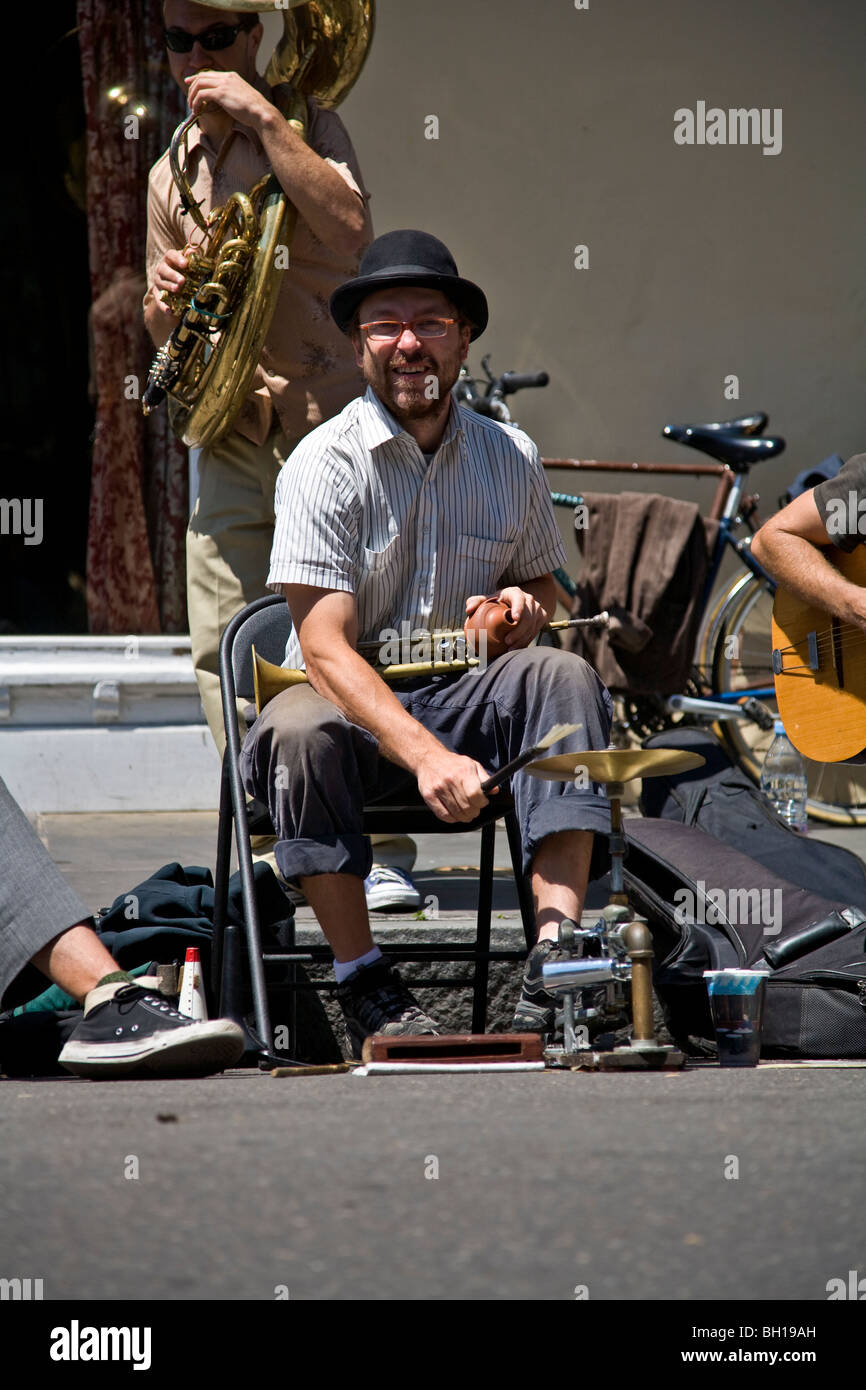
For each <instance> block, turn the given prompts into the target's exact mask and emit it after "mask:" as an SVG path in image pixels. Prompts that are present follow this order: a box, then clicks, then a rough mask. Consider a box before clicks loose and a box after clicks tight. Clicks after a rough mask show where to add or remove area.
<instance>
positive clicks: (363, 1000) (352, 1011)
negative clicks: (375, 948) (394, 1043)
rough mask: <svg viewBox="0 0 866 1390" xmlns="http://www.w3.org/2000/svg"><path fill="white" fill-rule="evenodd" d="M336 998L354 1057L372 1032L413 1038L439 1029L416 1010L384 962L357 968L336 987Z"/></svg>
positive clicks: (411, 1000) (436, 1032) (393, 973)
mask: <svg viewBox="0 0 866 1390" xmlns="http://www.w3.org/2000/svg"><path fill="white" fill-rule="evenodd" d="M337 998H338V1000H339V1001H340V1008H341V1009H342V1010H343V1017H344V1019H345V1021H346V1040H347V1042H348V1046H349V1050H350V1051H351V1054H352V1056H353V1057H360V1056H361V1048H362V1046H363V1043H364V1039H365V1038H370V1037H372V1036H373V1034H374V1033H384V1034H385V1036H386V1037H389V1038H398V1037H415V1036H416V1035H418V1034H423V1033H431V1034H434V1035H436V1036H438V1035H439V1034H440V1033H441V1032H442V1029H441V1028H440V1027H439V1025H438V1024H437V1023H434V1021H433V1019H432V1018H429V1017H428V1016H427V1014H425V1013H424V1011H423V1009H420V1008H419V1007H418V1004H417V1002H416V1001H415V1000H414V999H413V997H412V995H411V994H410V993H409V991H408V989H407V988H406V986H405V985H404V984H403V981H402V980H401V979H400V976H399V974H398V973H397V971H396V970H395V969H394V968H393V967H392V966H391V965H389V964H388V962H387V961H385V960H377V961H374V962H373V964H372V965H362V966H360V967H359V968H358V969H357V970H356V971H355V973H354V974H353V975H350V976H349V978H348V980H344V981H343V983H342V984H341V985H338V986H337Z"/></svg>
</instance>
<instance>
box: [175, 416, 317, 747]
mask: <svg viewBox="0 0 866 1390" xmlns="http://www.w3.org/2000/svg"><path fill="white" fill-rule="evenodd" d="M296 443H297V440H290V439H288V438H287V437H286V435H285V434H284V433H283V432H282V430H281V429H279V428H276V429H274V430H272V431H271V433H270V435H269V436H268V438H267V439H266V440H265V442H264V444H254V443H253V442H252V440H250V439H245V438H244V436H243V435H241V434H238V433H237V432H236V431H233V432H232V433H231V434H229V435H227V436H226V438H225V439H222V440H220V442H219V443H218V444H216V445H214V447H213V448H210V449H202V451H201V454H200V456H199V492H198V497H197V498H196V502H195V506H194V508H193V512H192V516H191V517H190V521H189V528H188V530H187V535H186V565H187V580H186V592H187V608H188V612H189V634H190V640H191V644H192V661H193V666H194V667H195V675H196V680H197V681H198V688H199V692H200V694H201V702H202V705H203V707H204V713H205V718H206V719H207V722H208V726H209V728H210V731H211V733H212V735H213V739H214V742H215V743H216V746H217V748H218V750H219V754H220V757H222V755H223V752H224V749H225V742H226V736H225V728H224V726H223V716H222V705H221V702H220V683H219V644H220V637H221V636H222V633H223V629H224V628H225V626H226V624H227V623H228V622H230V621H231V619H232V618H233V617H234V616H235V614H236V613H239V612H240V611H241V609H242V608H243V607H245V605H246V604H248V603H252V601H253V599H256V598H261V597H262V596H263V595H264V594H266V593H267V588H266V584H267V578H268V569H269V566H270V557H271V542H272V541H273V536H274V488H275V487H276V483H277V475H278V473H279V471H280V468H281V467H282V464H283V461H284V460H285V459H286V458H287V457H288V455H289V454H290V453H291V451H292V449H293V448H294V447H295V444H296ZM240 729H241V738H243V736H244V734H245V733H246V728H245V725H244V724H243V723H242V722H240Z"/></svg>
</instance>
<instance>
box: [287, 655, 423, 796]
mask: <svg viewBox="0 0 866 1390" xmlns="http://www.w3.org/2000/svg"><path fill="white" fill-rule="evenodd" d="M305 659H306V662H307V676H308V678H309V681H310V684H311V685H312V687H313V689H314V690H315V691H316V692H317V693H318V694H319V695H322V696H323V697H324V698H325V699H326V700H330V701H331V704H333V705H336V706H337V708H338V709H339V710H341V711H342V713H343V714H344V715H345V716H346V718H347V719H349V720H350V721H351V722H352V723H353V724H358V725H359V726H360V727H361V728H362V729H368V730H369V732H370V733H371V734H372V735H373V737H374V738H376V739H378V742H379V751H380V753H381V754H382V755H383V756H384V757H386V758H388V759H389V760H390V761H391V762H392V763H396V764H397V766H398V767H405V768H406V769H407V770H408V771H409V772H417V769H418V765H419V764H420V762H421V759H422V758H423V757H424V756H425V754H429V753H430V752H431V751H433V750H435V749H439V750H441V748H442V745H441V744H440V742H439V740H438V739H437V738H434V736H433V734H431V733H428V731H427V730H426V729H425V728H424V727H423V726H422V725H421V724H419V723H418V721H417V719H413V718H412V716H411V714H407V712H406V710H405V709H404V708H403V706H402V705H401V704H400V701H399V700H398V699H397V697H396V695H395V694H394V692H393V691H392V690H389V688H388V686H387V685H386V683H385V681H383V680H382V677H381V676H380V675H378V674H377V673H376V672H375V671H374V670H373V668H372V667H371V666H370V665H369V664H368V663H367V662H366V661H365V660H364V658H363V657H362V656H359V655H358V653H357V652H355V651H353V650H352V648H351V647H349V646H348V645H346V646H340V647H339V648H337V649H336V650H335V651H329V652H327V653H319V654H316V653H314V652H308V653H305Z"/></svg>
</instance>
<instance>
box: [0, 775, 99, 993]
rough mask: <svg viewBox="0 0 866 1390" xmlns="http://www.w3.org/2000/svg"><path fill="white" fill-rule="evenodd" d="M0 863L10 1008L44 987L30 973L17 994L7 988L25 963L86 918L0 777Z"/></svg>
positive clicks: (2, 978) (0, 982)
mask: <svg viewBox="0 0 866 1390" xmlns="http://www.w3.org/2000/svg"><path fill="white" fill-rule="evenodd" d="M0 864H2V871H0V1005H2V1006H3V1007H4V1008H11V1007H13V1006H14V1005H15V1004H19V1003H23V1002H24V1000H25V999H27V998H29V997H31V996H32V995H34V994H38V993H40V991H41V990H43V989H44V988H45V978H44V976H42V975H40V974H37V972H36V971H35V970H34V971H33V973H32V979H27V977H24V980H26V983H24V988H23V991H22V990H21V989H19V988H18V986H16V988H15V990H14V992H13V990H12V989H10V986H11V985H12V983H13V981H16V980H17V979H18V977H19V976H20V975H21V972H22V971H23V970H24V969H25V967H26V965H27V963H28V961H30V960H32V958H33V956H35V955H36V954H37V952H39V951H41V950H42V947H43V946H47V945H48V943H49V941H53V939H54V937H55V936H59V935H60V933H61V932H63V931H66V930H67V928H69V927H74V926H75V925H76V924H77V923H78V922H86V923H88V924H92V918H91V916H90V913H89V912H88V910H87V908H86V907H85V906H84V903H83V902H82V901H81V899H80V898H79V896H78V894H77V893H74V892H73V891H72V889H71V888H70V887H69V884H68V883H67V882H66V880H65V878H64V877H63V875H62V874H61V872H60V870H59V869H58V868H57V866H56V864H55V863H54V860H53V859H52V858H51V856H50V854H49V853H48V851H47V850H46V849H45V847H44V845H43V844H42V841H41V840H40V839H39V836H38V835H37V834H36V831H35V830H34V829H33V827H32V826H31V824H30V822H29V821H28V819H27V817H26V816H25V814H24V812H23V811H22V810H21V807H20V806H19V805H18V802H17V801H16V800H15V798H14V797H13V796H12V793H11V792H10V791H9V788H8V787H7V786H6V784H5V782H4V781H3V780H2V778H0ZM28 974H29V972H28ZM19 983H23V981H22V982H19Z"/></svg>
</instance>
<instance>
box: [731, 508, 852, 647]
mask: <svg viewBox="0 0 866 1390" xmlns="http://www.w3.org/2000/svg"><path fill="white" fill-rule="evenodd" d="M814 493H815V489H814V488H812V489H810V491H809V492H804V493H803V494H802V495H801V496H800V497H795V498H794V501H793V502H791V503H790V504H789V505H788V506H787V507H784V508H783V509H782V511H780V512H777V513H776V515H775V516H773V517H771V518H770V520H769V521H767V522H765V524H764V525H763V526H762V527H761V529H760V531H758V533H757V534H756V535H755V536H754V537H753V539H752V554H753V555H754V557H755V559H756V560H758V561H759V562H760V564H762V565H763V566H764V568H765V569H766V570H767V571H768V572H769V573H770V574H771V575H772V576H773V578H774V579H775V580H776V581H777V582H778V583H779V584H780V585H781V587H782V588H784V589H787V590H789V592H790V593H792V594H795V595H796V596H797V598H800V599H803V600H804V602H806V603H810V604H816V605H817V606H818V607H819V608H824V609H826V611H827V612H828V613H832V614H833V615H834V616H835V617H837V618H842V619H843V621H845V622H848V623H854V624H855V625H857V626H858V627H862V628H864V629H866V589H862V588H861V587H860V586H859V585H858V584H852V583H851V582H850V580H848V579H845V578H844V577H843V576H842V575H841V574H840V573H839V571H838V570H837V569H835V568H834V567H833V565H831V564H830V562H829V560H828V559H827V558H826V557H825V556H824V555H823V553H822V551H821V548H820V547H822V546H834V545H838V544H839V541H840V537H839V536H831V535H829V534H828V531H827V527H826V525H825V523H824V520H823V519H822V517H821V514H820V512H819V510H818V505H817V503H816V501H815V496H814ZM845 548H849V547H845Z"/></svg>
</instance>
